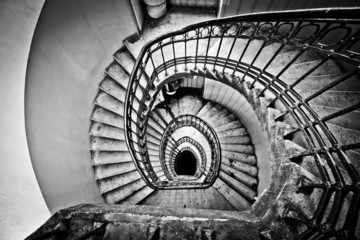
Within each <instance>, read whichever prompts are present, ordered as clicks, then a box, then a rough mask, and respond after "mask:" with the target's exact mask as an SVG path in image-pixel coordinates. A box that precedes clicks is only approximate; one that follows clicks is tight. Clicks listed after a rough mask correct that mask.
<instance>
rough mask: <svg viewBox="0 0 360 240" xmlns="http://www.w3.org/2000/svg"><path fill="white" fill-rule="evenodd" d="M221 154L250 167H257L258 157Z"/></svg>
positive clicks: (228, 153)
mask: <svg viewBox="0 0 360 240" xmlns="http://www.w3.org/2000/svg"><path fill="white" fill-rule="evenodd" d="M221 154H222V156H223V157H226V158H228V159H231V160H235V161H238V162H241V163H245V164H248V165H256V157H255V156H254V155H250V154H244V153H238V152H229V151H222V152H221Z"/></svg>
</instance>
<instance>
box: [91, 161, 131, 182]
mask: <svg viewBox="0 0 360 240" xmlns="http://www.w3.org/2000/svg"><path fill="white" fill-rule="evenodd" d="M134 170H136V167H135V165H134V163H133V162H125V163H115V164H107V165H98V166H95V177H96V179H97V180H100V179H103V178H108V177H112V176H116V175H120V174H123V173H126V172H131V171H134Z"/></svg>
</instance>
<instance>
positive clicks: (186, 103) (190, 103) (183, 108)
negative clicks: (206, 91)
mask: <svg viewBox="0 0 360 240" xmlns="http://www.w3.org/2000/svg"><path fill="white" fill-rule="evenodd" d="M178 105H179V111H178V114H179V115H185V114H190V115H196V114H197V113H198V112H199V111H200V110H201V109H202V108H203V106H204V103H203V100H201V98H200V97H198V96H196V95H185V96H183V97H180V98H179V99H178Z"/></svg>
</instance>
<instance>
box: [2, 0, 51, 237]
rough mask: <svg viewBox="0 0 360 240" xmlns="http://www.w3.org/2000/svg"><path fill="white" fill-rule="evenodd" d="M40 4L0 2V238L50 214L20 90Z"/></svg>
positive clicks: (29, 0)
mask: <svg viewBox="0 0 360 240" xmlns="http://www.w3.org/2000/svg"><path fill="white" fill-rule="evenodd" d="M43 3H44V0H36V1H34V0H8V1H4V0H0V73H1V74H0V97H1V104H0V132H1V136H0V162H1V167H0V176H1V177H0V239H7V240H8V239H23V238H24V237H25V236H27V235H29V234H30V233H31V232H33V231H35V229H36V228H38V227H39V226H40V225H41V224H42V223H43V222H44V221H46V220H47V218H48V217H49V216H50V214H49V211H48V209H47V207H46V204H45V202H44V199H43V197H42V195H41V192H40V189H39V187H38V184H37V181H36V178H35V175H34V171H33V168H32V165H31V161H30V156H29V152H28V146H27V142H26V134H25V122H24V88H25V73H26V65H27V59H28V54H29V50H30V43H31V39H32V36H33V34H34V29H35V26H36V22H37V20H38V17H39V14H40V10H41V7H42V6H43Z"/></svg>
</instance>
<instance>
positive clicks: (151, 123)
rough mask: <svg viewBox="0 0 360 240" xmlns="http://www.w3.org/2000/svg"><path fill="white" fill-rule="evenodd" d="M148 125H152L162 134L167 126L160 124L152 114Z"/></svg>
mask: <svg viewBox="0 0 360 240" xmlns="http://www.w3.org/2000/svg"><path fill="white" fill-rule="evenodd" d="M148 125H149V126H151V127H152V128H153V129H154V130H156V131H157V132H158V133H160V134H161V135H162V134H163V133H164V130H165V128H164V127H163V126H161V125H160V124H159V122H158V121H156V120H154V119H153V118H152V117H151V116H150V117H149V119H148Z"/></svg>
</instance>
